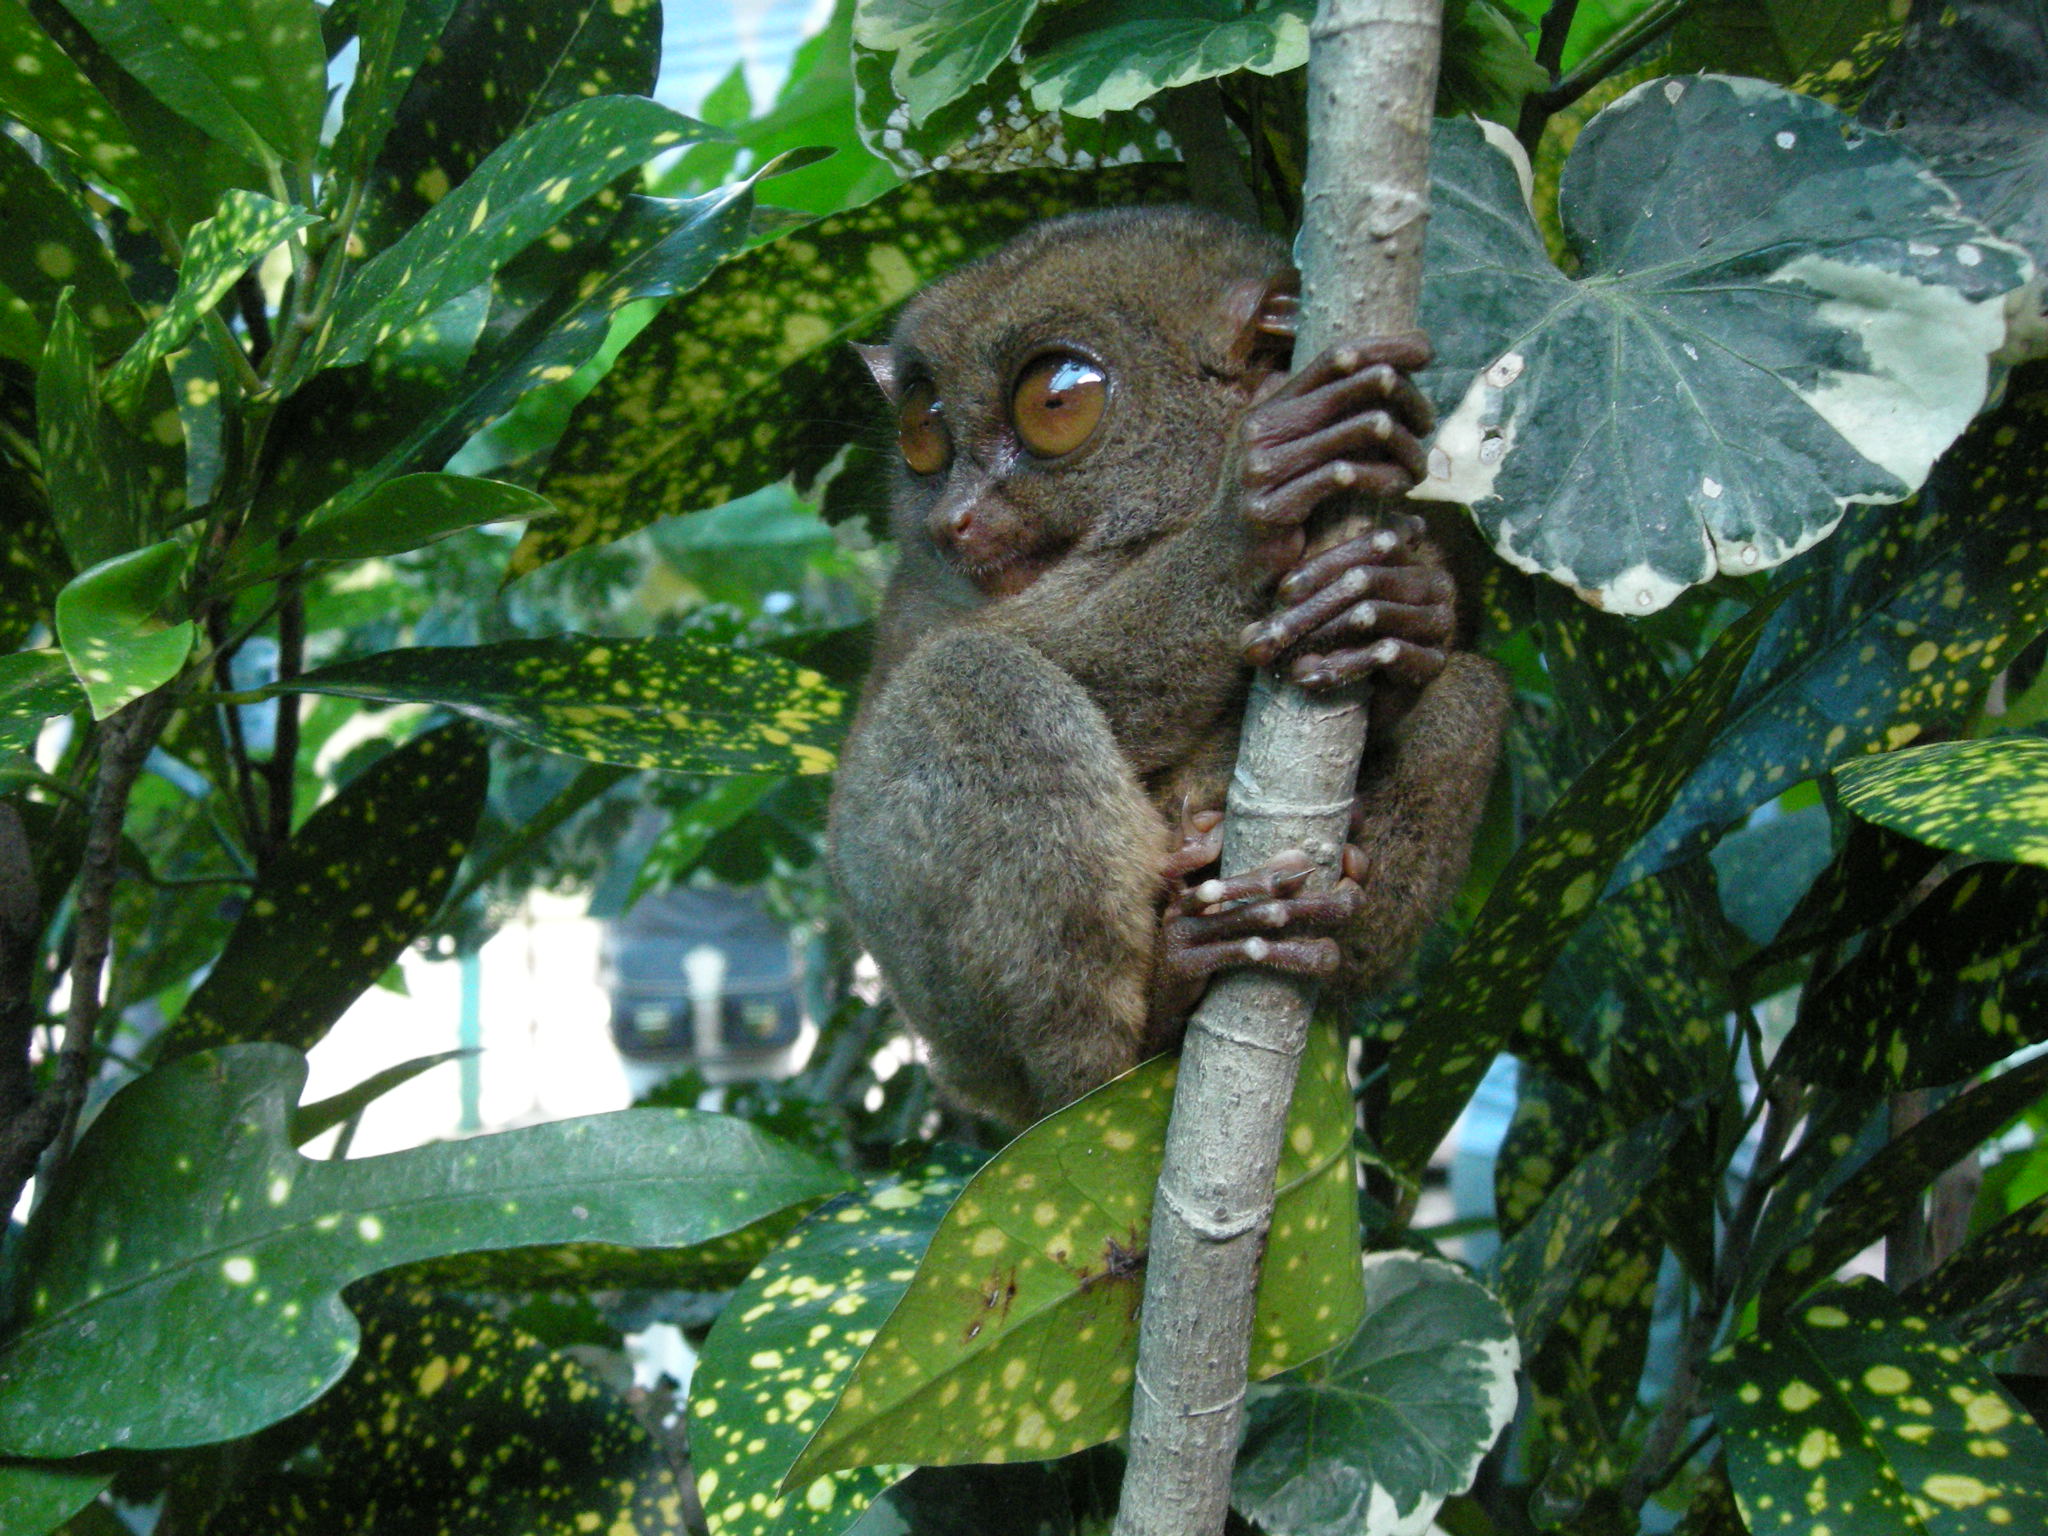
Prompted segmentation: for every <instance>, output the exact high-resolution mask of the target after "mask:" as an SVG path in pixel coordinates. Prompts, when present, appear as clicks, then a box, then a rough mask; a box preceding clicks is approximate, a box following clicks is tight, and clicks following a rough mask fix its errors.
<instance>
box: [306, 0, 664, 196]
mask: <svg viewBox="0 0 2048 1536" xmlns="http://www.w3.org/2000/svg"><path fill="white" fill-rule="evenodd" d="M455 5H456V0H369V3H368V4H367V5H364V6H362V7H361V8H360V17H361V22H360V26H359V28H358V32H357V37H358V43H359V51H358V53H357V55H356V72H355V78H354V79H352V80H351V81H350V82H349V87H348V97H347V99H346V100H345V101H344V102H343V103H342V109H341V127H340V129H339V130H338V131H337V132H336V134H335V135H334V142H333V143H332V144H331V145H330V146H329V147H328V151H327V160H328V163H329V164H330V165H331V166H333V167H334V169H335V170H336V171H337V172H339V173H341V174H346V175H349V176H352V177H355V178H357V179H361V177H362V176H363V175H364V174H365V173H366V172H367V171H368V169H369V165H370V162H371V161H372V160H373V159H375V158H376V155H377V151H378V150H380V149H382V148H383V147H384V137H385V135H386V134H388V133H390V131H391V123H392V119H393V118H394V117H395V116H396V115H397V113H398V104H399V102H400V101H401V100H403V99H404V97H405V92H406V87H407V86H409V85H411V84H412V81H413V76H414V75H415V74H417V73H418V71H419V67H420V64H421V61H422V60H424V59H425V58H426V57H427V53H428V50H429V49H430V48H432V47H433V44H434V40H435V39H436V38H438V37H439V36H440V35H441V29H442V28H443V27H444V26H446V25H447V22H448V17H449V14H450V13H451V12H452V11H453V10H454V9H455ZM630 88H631V87H628V89H630Z"/></svg>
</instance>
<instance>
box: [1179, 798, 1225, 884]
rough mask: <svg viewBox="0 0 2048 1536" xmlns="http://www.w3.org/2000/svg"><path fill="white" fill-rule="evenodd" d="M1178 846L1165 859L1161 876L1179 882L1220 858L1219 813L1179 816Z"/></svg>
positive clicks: (1221, 853) (1183, 813) (1200, 812)
mask: <svg viewBox="0 0 2048 1536" xmlns="http://www.w3.org/2000/svg"><path fill="white" fill-rule="evenodd" d="M1180 825H1181V841H1180V846H1179V847H1178V848H1176V849H1174V851H1173V852H1172V853H1169V854H1168V855H1167V856H1166V867H1165V875H1166V878H1167V879H1169V880H1181V879H1184V878H1185V877H1187V876H1188V875H1191V874H1193V873H1194V872H1195V871H1196V870H1198V869H1204V868H1206V867H1207V866H1209V865H1211V864H1214V863H1215V862H1216V861H1217V860H1218V859H1219V858H1221V857H1222V856H1223V813H1222V812H1221V811H1196V812H1193V813H1191V814H1190V813H1188V812H1186V811H1185V810H1184V811H1183V812H1182V815H1181V824H1180Z"/></svg>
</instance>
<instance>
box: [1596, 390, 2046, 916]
mask: <svg viewBox="0 0 2048 1536" xmlns="http://www.w3.org/2000/svg"><path fill="white" fill-rule="evenodd" d="M2044 386H2048V368H2043V367H2041V366H2038V365H2037V366H2034V367H2031V368H2028V369H2025V370H2022V371H2019V372H2016V373H2015V374H2014V375H2013V376H2012V378H2011V379H2010V380H2009V381H2008V382H2007V386H2006V397H2005V400H2004V402H2003V403H2002V404H2001V405H2000V406H1999V407H1998V408H1997V409H1996V410H1993V411H1991V412H1989V413H1987V414H1986V415H1985V417H1984V418H1983V420H1981V421H1979V422H1978V423H1977V424H1976V425H1975V426H1974V427H1972V428H1971V429H1970V431H1969V433H1968V434H1967V435H1965V437H1964V438H1963V440H1962V441H1961V442H1960V443H1958V444H1957V445H1956V446H1955V447H1954V448H1953V449H1951V450H1950V451H1949V452H1948V453H1947V454H1946V455H1944V456H1943V458H1942V460H1941V462H1940V463H1939V464H1937V465H1936V466H1935V468H1934V474H1933V476H1932V478H1930V479H1929V481H1928V483H1927V486H1926V488H1925V489H1924V490H1923V491H1922V492H1921V493H1920V498H1919V502H1918V504H1917V506H1915V507H1912V508H1907V509H1905V510H1903V511H1893V510H1891V509H1888V508H1884V507H1862V508H1856V509H1854V510H1852V511H1851V512H1850V514H1849V516H1848V517H1847V518H1846V519H1845V520H1844V522H1843V526H1842V528H1841V529H1840V530H1839V531H1838V532H1837V533H1836V534H1835V536H1834V537H1833V538H1832V539H1830V540H1829V541H1828V542H1827V544H1826V545H1824V546H1823V547H1822V548H1821V549H1819V550H1816V551H1815V552H1814V553H1812V554H1811V555H1809V556H1808V557H1807V559H1806V560H1805V562H1803V569H1802V570H1801V571H1799V572H1788V573H1787V577H1788V578H1789V579H1791V580H1794V581H1800V580H1802V578H1803V584H1802V585H1800V586H1799V587H1798V589H1797V590H1795V591H1794V592H1793V594H1792V596H1791V598H1790V600H1789V601H1787V602H1786V604H1785V607H1784V609H1783V610H1782V611H1781V612H1780V613H1779V614H1778V616H1777V617H1776V618H1775V619H1774V620H1773V621H1772V622H1771V624H1770V626H1769V627H1768V628H1767V629H1766V630H1765V631H1764V635H1763V638H1762V639H1761V640H1760V641H1758V642H1757V649H1756V657H1755V659H1754V660H1753V661H1752V662H1751V663H1750V670H1749V672H1748V674H1747V675H1746V676H1745V677H1744V678H1743V685H1742V690H1741V692H1740V693H1739V694H1738V695H1737V698H1736V702H1735V705H1734V707H1733V708H1732V709H1731V710H1730V711H1729V715H1728V722H1727V725H1726V726H1725V728H1724V729H1723V730H1722V733H1721V736H1720V738H1719V739H1718V740H1717V741H1715V743H1714V746H1713V750H1712V752H1711V753H1710V754H1708V755H1707V756H1706V757H1705V758H1703V759H1702V760H1701V762H1700V765H1699V769H1698V771H1697V772H1696V773H1695V774H1694V775H1693V778H1692V780H1691V782H1690V783H1688V784H1687V785H1686V787H1685V788H1684V789H1683V790H1682V791H1681V792H1680V793H1679V796H1678V799H1677V800H1676V801H1675V802H1674V803H1673V804H1672V807H1671V809H1670V811H1669V812H1668V813H1667V814H1666V815H1665V816H1664V818H1663V820H1661V821H1660V822H1659V823H1658V824H1657V825H1656V826H1655V827H1654V828H1653V829H1652V830H1651V832H1650V834H1649V836H1648V837H1646V838H1644V840H1643V842H1642V844H1641V846H1640V847H1639V848H1638V849H1637V850H1636V851H1635V853H1634V854H1633V855H1632V856H1631V857H1630V859H1629V862H1628V864H1627V865H1626V866H1625V867H1624V869H1623V871H1622V874H1621V878H1622V879H1624V880H1632V879H1636V878H1638V877H1640V876H1641V875H1643V874H1646V873H1648V872H1649V871H1650V870H1653V869H1665V868H1669V867H1670V866H1671V865H1674V864H1679V863H1683V862H1684V861H1685V860H1687V859H1689V858H1692V857H1694V856H1695V855H1697V854H1699V853H1702V852H1704V851H1705V850H1706V849H1707V848H1708V847H1709V846H1710V845H1711V844H1712V843H1713V841H1714V839H1715V838H1716V836H1718V835H1719V833H1720V830H1721V829H1722V828H1723V827H1725V826H1728V825H1729V824H1731V823H1733V822H1735V821H1738V820H1740V819H1741V818H1742V816H1743V815H1744V814H1745V813H1746V812H1748V811H1750V810H1751V809H1753V808H1754V807H1756V806H1758V805H1761V804H1762V803H1763V802H1764V801H1766V800H1770V799H1774V798H1776V797H1777V796H1778V795H1780V794H1782V793H1783V792H1784V791H1785V790H1787V789H1790V788H1791V787H1792V786H1793V785H1794V784H1797V783H1799V782H1801V781H1802V780H1805V779H1809V778H1812V777H1814V776H1815V775H1817V774H1819V773H1821V772H1822V771H1824V770H1825V769H1827V768H1828V767H1829V766H1830V765H1832V764H1834V763H1838V762H1841V761H1843V760H1844V759H1847V758H1852V757H1857V756H1860V755H1862V754H1864V753H1869V752H1876V751H1880V750H1883V749H1886V748H1895V747H1901V746H1904V745H1905V744H1906V743H1908V742H1910V741H1912V740H1913V739H1914V738H1915V737H1916V736H1921V735H1924V734H1929V733H1933V732H1954V731H1956V730H1957V729H1958V728H1959V727H1961V726H1962V725H1964V724H1965V723H1966V722H1967V721H1968V720H1969V718H1970V715H1971V713H1972V711H1973V710H1974V709H1975V708H1976V706H1977V701H1978V699H1979V698H1980V697H1981V696H1982V694H1983V690H1984V689H1985V687H1986V686H1988V685H1989V683H1990V681H1991V679H1992V678H1994V677H1996V676H1997V675H1998V673H1999V672H2001V671H2002V670H2004V668H2005V667H2006V665H2007V664H2008V663H2009V662H2010V661H2011V659H2012V657H2013V656H2014V655H2015V654H2016V653H2017V652H2018V651H2019V649H2020V647H2022V646H2023V645H2025V644H2026V643H2027V642H2028V641H2029V640H2030V639H2032V638H2033V637H2034V635H2036V634H2038V633H2039V632H2040V630H2041V628H2042V626H2043V625H2044V624H2048V536H2044V533H2043V530H2042V527H2041V518H2040V514H2039V513H2038V512H2037V511H2036V510H2035V508H2034V504H2033V503H2034V498H2035V497H2037V496H2038V495H2039V494H2040V489H2039V482H2040V456H2039V454H2038V453H2037V452H2036V451H2035V448H2034V445H2035V444H2036V443H2038V442H2040V441H2041V439H2042V434H2044V433H2048V387H2044ZM1774 585H1776V584H1775V583H1774Z"/></svg>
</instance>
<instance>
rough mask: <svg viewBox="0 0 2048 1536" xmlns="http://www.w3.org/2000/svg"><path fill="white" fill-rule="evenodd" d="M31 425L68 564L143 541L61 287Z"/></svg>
mask: <svg viewBox="0 0 2048 1536" xmlns="http://www.w3.org/2000/svg"><path fill="white" fill-rule="evenodd" d="M4 3H5V0H0V4H4ZM36 424H37V426H38V428H39V430H40V437H41V448H42V453H43V482H44V485H45V486H46V488H47V489H48V492H49V497H50V515H51V517H52V518H53V519H54V520H55V521H56V524H57V533H58V536H59V537H60V538H62V539H63V541H64V548H65V550H66V552H67V553H69V555H70V556H71V562H72V564H73V565H75V566H76V567H77V568H78V569H79V570H81V571H82V570H84V569H86V568H87V567H88V566H94V565H98V564H99V563H100V562H101V561H103V560H110V559H112V558H113V557H114V556H116V555H124V554H127V553H128V552H129V551H130V550H132V549H134V548H135V547H136V546H137V545H138V544H141V543H143V542H144V541H145V540H146V539H147V537H148V532H147V529H148V526H149V515H148V511H147V506H148V502H147V492H146V491H145V490H144V488H143V485H142V477H141V474H140V466H139V465H137V464H136V462H135V460H136V454H135V452H134V445H133V440H132V439H131V438H130V437H129V436H128V434H127V433H126V432H124V431H122V429H121V426H120V424H119V423H118V422H116V421H115V420H114V419H113V417H112V416H111V415H110V414H109V413H108V412H107V410H106V407H105V406H104V405H103V404H102V403H101V400H100V389H99V376H98V375H97V374H96V373H95V372H94V371H93V355H92V343H91V341H90V340H89V339H88V337H87V335H86V328H85V326H84V325H83V324H82V323H81V322H80V320H79V318H78V311H77V308H76V306H75V305H74V304H73V303H72V300H71V295H70V294H68V293H63V294H59V295H58V296H57V310H56V314H55V316H54V317H53V318H52V320H51V322H50V335H49V339H48V341H47V342H46V343H45V344H44V347H43V360H42V366H41V367H40V368H39V369H37V371H36Z"/></svg>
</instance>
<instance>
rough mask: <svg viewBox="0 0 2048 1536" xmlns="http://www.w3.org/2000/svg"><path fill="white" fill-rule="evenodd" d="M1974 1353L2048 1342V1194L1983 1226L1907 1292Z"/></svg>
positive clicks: (1917, 1303)
mask: <svg viewBox="0 0 2048 1536" xmlns="http://www.w3.org/2000/svg"><path fill="white" fill-rule="evenodd" d="M1909 1299H1910V1300H1911V1302H1912V1303H1913V1305H1915V1306H1918V1307H1926V1308H1927V1309H1928V1310H1929V1311H1931V1312H1933V1313H1935V1314H1936V1315H1937V1316H1939V1317H1941V1318H1943V1319H1945V1320H1946V1321H1947V1322H1948V1324H1949V1326H1951V1327H1952V1328H1954V1329H1955V1331H1956V1332H1957V1334H1958V1335H1960V1336H1961V1337H1962V1338H1963V1339H1964V1340H1965V1341H1966V1342H1967V1343H1968V1344H1969V1346H1970V1347H1971V1348H1972V1349H1984V1350H1991V1349H2009V1348H2012V1347H2013V1346H2015V1345H2019V1344H2025V1343H2029V1342H2031V1341H2033V1340H2036V1339H2041V1338H2048V1195H2044V1196H2042V1197H2041V1198H2039V1199H2036V1200H2033V1201H2030V1202H2029V1203H2028V1204H2026V1205H2023V1206H2021V1207H2020V1208H2019V1209H2018V1210H2016V1211H2014V1212H2013V1213H2012V1214H2011V1215H2009V1216H2007V1217H2006V1218H2005V1219H2004V1220H2003V1221H2000V1222H1998V1223H1997V1224H1996V1225H1994V1226H1991V1227H1987V1228H1986V1229H1985V1230H1984V1231H1982V1232H1979V1233H1978V1234H1977V1235H1976V1236H1975V1237H1973V1238H1971V1239H1970V1240H1969V1241H1968V1242H1967V1243H1965V1244H1963V1246H1962V1247H1960V1248H1958V1249H1957V1250H1956V1251H1955V1252H1954V1253H1952V1254H1950V1255H1949V1256H1948V1258H1947V1259H1946V1260H1945V1261H1943V1263H1942V1265H1941V1267H1940V1268H1939V1269H1937V1270H1936V1271H1935V1272H1934V1273H1933V1274H1931V1275H1929V1276H1928V1277H1927V1278H1926V1279H1924V1280H1922V1281H1921V1282H1920V1283H1919V1284H1918V1285H1916V1286H1914V1287H1913V1289H1912V1292H1911V1294H1910V1298H1909Z"/></svg>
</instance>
